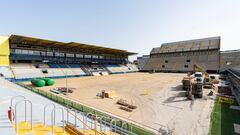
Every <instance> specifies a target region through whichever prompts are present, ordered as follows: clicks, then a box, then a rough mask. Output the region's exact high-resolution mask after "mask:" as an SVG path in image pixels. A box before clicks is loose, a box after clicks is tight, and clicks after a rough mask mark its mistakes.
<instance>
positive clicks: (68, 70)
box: [62, 68, 75, 76]
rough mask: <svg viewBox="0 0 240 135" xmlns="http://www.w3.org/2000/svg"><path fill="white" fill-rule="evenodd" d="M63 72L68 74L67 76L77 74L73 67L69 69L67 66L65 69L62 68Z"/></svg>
mask: <svg viewBox="0 0 240 135" xmlns="http://www.w3.org/2000/svg"><path fill="white" fill-rule="evenodd" d="M62 71H63V73H64V74H65V75H66V76H74V75H75V74H74V73H73V71H72V69H70V68H69V69H68V68H65V69H62Z"/></svg>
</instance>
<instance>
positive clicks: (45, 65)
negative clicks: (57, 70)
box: [38, 64, 49, 68]
mask: <svg viewBox="0 0 240 135" xmlns="http://www.w3.org/2000/svg"><path fill="white" fill-rule="evenodd" d="M38 68H49V66H48V64H38Z"/></svg>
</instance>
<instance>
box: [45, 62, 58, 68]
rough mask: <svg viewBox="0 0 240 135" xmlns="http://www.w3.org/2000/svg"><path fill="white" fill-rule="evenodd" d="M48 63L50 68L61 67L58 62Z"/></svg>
mask: <svg viewBox="0 0 240 135" xmlns="http://www.w3.org/2000/svg"><path fill="white" fill-rule="evenodd" d="M48 65H49V67H50V68H59V66H58V64H54V63H49V64H48Z"/></svg>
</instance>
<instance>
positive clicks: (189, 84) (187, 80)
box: [182, 64, 209, 100]
mask: <svg viewBox="0 0 240 135" xmlns="http://www.w3.org/2000/svg"><path fill="white" fill-rule="evenodd" d="M193 74H194V75H193ZM203 75H204V76H205V77H208V76H209V75H208V73H207V72H206V71H205V70H204V69H203V68H201V67H200V66H198V65H196V64H194V65H193V72H192V73H188V75H187V77H184V78H183V80H182V84H183V89H184V90H186V91H187V97H188V99H190V100H193V97H198V98H202V96H203V84H204V78H205V77H203Z"/></svg>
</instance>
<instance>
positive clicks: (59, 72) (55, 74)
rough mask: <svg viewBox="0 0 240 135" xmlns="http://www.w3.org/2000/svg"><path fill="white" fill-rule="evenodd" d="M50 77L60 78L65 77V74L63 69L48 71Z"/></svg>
mask: <svg viewBox="0 0 240 135" xmlns="http://www.w3.org/2000/svg"><path fill="white" fill-rule="evenodd" d="M47 76H48V77H60V76H65V74H64V72H63V71H62V70H61V69H56V68H54V69H51V68H49V69H48V74H47Z"/></svg>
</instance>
